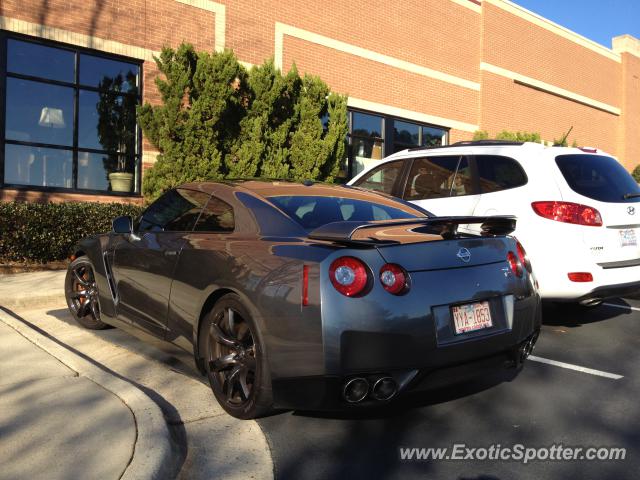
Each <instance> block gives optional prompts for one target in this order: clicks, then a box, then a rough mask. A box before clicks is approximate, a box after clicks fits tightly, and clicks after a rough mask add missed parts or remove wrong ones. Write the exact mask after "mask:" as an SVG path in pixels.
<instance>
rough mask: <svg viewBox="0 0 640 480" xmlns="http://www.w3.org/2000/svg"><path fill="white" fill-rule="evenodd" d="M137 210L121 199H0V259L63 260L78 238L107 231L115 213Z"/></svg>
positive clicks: (132, 213)
mask: <svg viewBox="0 0 640 480" xmlns="http://www.w3.org/2000/svg"><path fill="white" fill-rule="evenodd" d="M141 212H142V207H140V206H137V205H129V204H122V203H95V202H82V203H81V202H69V203H25V202H6V203H5V202H0V263H6V262H35V263H46V262H53V261H59V260H64V259H65V258H67V257H68V256H69V254H70V253H71V249H72V248H73V245H74V244H75V243H76V242H77V241H78V240H80V239H81V238H83V237H86V236H87V235H92V234H95V233H104V232H108V231H109V230H111V221H112V220H113V219H114V218H115V217H118V216H120V215H131V216H137V215H139V214H140V213H141Z"/></svg>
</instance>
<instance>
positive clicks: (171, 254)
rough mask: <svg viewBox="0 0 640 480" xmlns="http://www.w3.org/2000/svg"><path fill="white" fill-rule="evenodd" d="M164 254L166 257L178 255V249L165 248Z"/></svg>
mask: <svg viewBox="0 0 640 480" xmlns="http://www.w3.org/2000/svg"><path fill="white" fill-rule="evenodd" d="M164 254H165V255H166V256H167V257H174V256H176V255H178V251H177V250H165V251H164Z"/></svg>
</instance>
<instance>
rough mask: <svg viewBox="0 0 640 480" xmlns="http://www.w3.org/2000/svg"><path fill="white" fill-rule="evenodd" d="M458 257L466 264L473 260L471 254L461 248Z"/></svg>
mask: <svg viewBox="0 0 640 480" xmlns="http://www.w3.org/2000/svg"><path fill="white" fill-rule="evenodd" d="M456 257H458V258H459V259H460V260H462V261H463V262H464V263H469V260H471V252H470V251H469V250H468V249H466V248H461V249H460V250H458V253H457V254H456Z"/></svg>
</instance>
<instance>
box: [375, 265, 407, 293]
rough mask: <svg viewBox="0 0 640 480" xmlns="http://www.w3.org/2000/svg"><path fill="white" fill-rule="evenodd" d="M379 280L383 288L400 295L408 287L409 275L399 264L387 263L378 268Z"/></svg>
mask: <svg viewBox="0 0 640 480" xmlns="http://www.w3.org/2000/svg"><path fill="white" fill-rule="evenodd" d="M380 282H381V283H382V286H383V287H384V289H385V290H386V291H387V292H389V293H393V294H394V295H400V294H402V293H405V292H406V291H407V290H408V289H409V275H408V274H407V272H406V271H405V270H404V268H402V267H401V266H400V265H396V264H395V263H387V264H385V265H383V266H382V268H381V269H380Z"/></svg>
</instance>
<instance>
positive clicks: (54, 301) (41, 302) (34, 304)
mask: <svg viewBox="0 0 640 480" xmlns="http://www.w3.org/2000/svg"><path fill="white" fill-rule="evenodd" d="M58 304H65V300H64V293H52V294H49V295H34V296H27V295H25V296H22V297H15V296H14V297H13V298H3V299H2V306H3V307H5V308H8V309H9V310H14V309H19V308H25V309H26V308H29V309H33V308H40V307H47V306H49V305H58Z"/></svg>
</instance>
